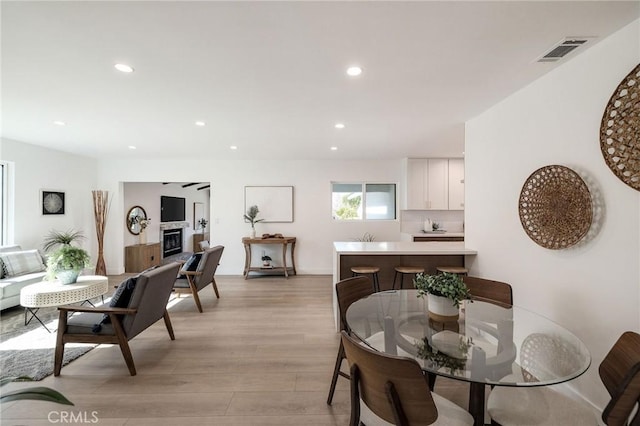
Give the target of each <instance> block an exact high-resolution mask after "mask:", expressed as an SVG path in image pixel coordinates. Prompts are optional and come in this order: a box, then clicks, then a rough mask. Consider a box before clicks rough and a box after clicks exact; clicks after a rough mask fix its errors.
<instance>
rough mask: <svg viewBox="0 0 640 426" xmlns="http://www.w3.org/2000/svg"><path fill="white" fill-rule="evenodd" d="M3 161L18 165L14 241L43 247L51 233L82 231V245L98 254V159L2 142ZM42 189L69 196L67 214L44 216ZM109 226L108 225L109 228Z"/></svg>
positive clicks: (15, 166)
mask: <svg viewBox="0 0 640 426" xmlns="http://www.w3.org/2000/svg"><path fill="white" fill-rule="evenodd" d="M2 160H3V161H9V162H12V163H14V172H15V201H14V203H12V204H13V205H10V206H9V209H12V210H13V213H14V216H13V217H14V222H15V225H14V233H13V235H14V236H15V237H14V241H10V242H9V243H15V244H20V245H21V246H22V247H23V248H41V247H42V241H43V238H44V236H46V235H47V234H48V233H49V232H50V231H51V230H54V229H55V230H57V231H66V230H69V229H75V230H80V231H82V232H83V233H84V235H85V237H87V238H86V240H85V241H84V242H82V243H80V245H82V246H83V247H84V248H85V249H87V250H88V251H89V253H90V254H91V256H92V258H93V260H94V262H95V256H96V255H97V245H96V242H95V241H96V236H95V235H96V231H95V223H94V220H93V199H92V196H91V191H92V190H94V189H101V188H96V186H95V182H96V172H95V169H96V164H97V161H96V160H94V159H90V158H86V157H81V156H77V155H73V154H68V153H65V152H61V151H55V150H51V149H45V148H42V147H39V146H36V145H30V144H26V143H21V142H16V141H12V140H9V139H2ZM42 189H49V190H51V189H52V190H58V191H63V192H64V193H65V204H66V206H65V214H64V215H47V216H45V215H43V214H42V208H41V195H40V191H41V190H42ZM107 226H108V225H107Z"/></svg>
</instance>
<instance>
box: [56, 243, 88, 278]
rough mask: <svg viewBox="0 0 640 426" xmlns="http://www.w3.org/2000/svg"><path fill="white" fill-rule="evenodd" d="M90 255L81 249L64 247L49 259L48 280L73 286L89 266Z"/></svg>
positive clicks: (69, 246)
mask: <svg viewBox="0 0 640 426" xmlns="http://www.w3.org/2000/svg"><path fill="white" fill-rule="evenodd" d="M90 260H91V258H90V257H89V253H87V251H86V250H84V249H81V248H80V247H74V246H71V245H63V246H62V247H60V248H59V249H57V250H55V251H54V252H52V253H51V254H50V255H49V258H48V259H47V279H48V280H54V279H56V278H57V279H58V280H59V281H60V282H61V283H62V284H73V283H75V282H76V280H77V279H78V275H80V272H82V270H83V269H84V268H86V267H88V266H89V261H90Z"/></svg>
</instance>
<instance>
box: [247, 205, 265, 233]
mask: <svg viewBox="0 0 640 426" xmlns="http://www.w3.org/2000/svg"><path fill="white" fill-rule="evenodd" d="M258 213H260V210H259V209H258V206H255V205H254V206H251V207H249V210H247V212H246V213H245V215H244V218H245V220H247V221H248V222H249V223H251V237H252V238H255V236H256V223H258V222H262V221H263V220H264V219H257V217H258Z"/></svg>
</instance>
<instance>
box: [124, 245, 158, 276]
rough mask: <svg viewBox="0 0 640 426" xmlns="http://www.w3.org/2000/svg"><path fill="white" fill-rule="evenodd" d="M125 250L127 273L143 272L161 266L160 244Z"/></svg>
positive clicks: (128, 247)
mask: <svg viewBox="0 0 640 426" xmlns="http://www.w3.org/2000/svg"><path fill="white" fill-rule="evenodd" d="M124 249H125V250H124V271H125V272H142V271H144V270H145V269H148V268H151V267H152V266H158V265H160V243H149V244H136V245H133V246H127V247H125V248H124Z"/></svg>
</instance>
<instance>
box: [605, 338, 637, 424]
mask: <svg viewBox="0 0 640 426" xmlns="http://www.w3.org/2000/svg"><path fill="white" fill-rule="evenodd" d="M598 372H599V374H600V379H601V380H602V383H603V384H604V386H605V387H606V388H607V391H608V392H609V394H610V395H611V400H610V401H609V403H608V404H607V406H606V407H605V409H604V411H603V412H602V420H603V421H604V423H605V424H606V425H608V426H622V425H626V424H627V421H628V420H629V416H630V415H631V413H632V412H633V409H634V407H635V406H636V404H638V403H639V402H640V335H639V334H638V333H634V332H631V331H627V332H625V333H623V334H622V335H621V336H620V338H619V339H618V340H617V341H616V343H615V344H614V345H613V347H612V348H611V350H610V351H609V353H608V354H607V355H606V356H605V357H604V360H603V361H602V363H600V368H599V370H598ZM638 421H639V416H638V415H637V413H636V414H635V417H634V421H633V422H631V423H629V424H632V425H636V424H638Z"/></svg>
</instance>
